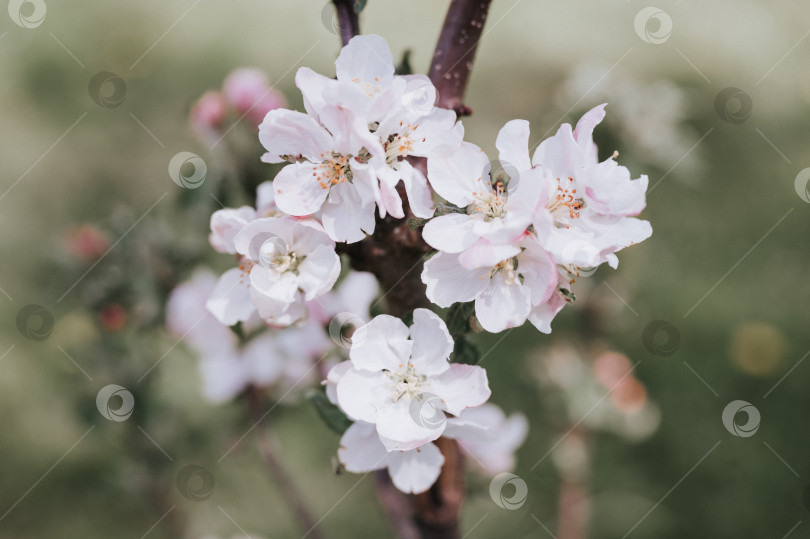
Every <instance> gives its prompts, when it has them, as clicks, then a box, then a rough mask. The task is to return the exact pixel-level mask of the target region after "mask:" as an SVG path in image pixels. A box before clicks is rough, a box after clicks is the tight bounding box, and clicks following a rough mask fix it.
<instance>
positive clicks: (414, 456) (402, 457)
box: [388, 443, 444, 494]
mask: <svg viewBox="0 0 810 539" xmlns="http://www.w3.org/2000/svg"><path fill="white" fill-rule="evenodd" d="M388 462H389V463H388V475H390V476H391V481H392V482H393V483H394V486H395V487H397V488H398V489H399V490H401V491H402V492H404V493H406V494H419V493H420V492H425V491H426V490H428V489H429V488H430V487H431V486H433V483H435V482H436V480H437V479H438V478H439V475H440V473H441V471H442V466H443V465H444V455H442V453H441V451H439V448H438V447H436V446H435V445H434V444H432V443H428V444H425V445H423V446H421V447H419V448H417V449H413V450H411V451H402V452H399V451H396V452H392V453H389V457H388Z"/></svg>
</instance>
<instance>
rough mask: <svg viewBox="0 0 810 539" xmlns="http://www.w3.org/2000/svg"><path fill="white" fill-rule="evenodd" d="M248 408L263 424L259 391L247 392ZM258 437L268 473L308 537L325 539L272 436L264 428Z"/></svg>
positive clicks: (255, 418) (256, 421)
mask: <svg viewBox="0 0 810 539" xmlns="http://www.w3.org/2000/svg"><path fill="white" fill-rule="evenodd" d="M246 396H247V401H248V407H249V408H250V415H251V417H252V418H253V421H254V423H256V424H257V425H258V424H259V423H262V420H263V419H264V418H263V417H262V413H261V409H260V407H261V397H260V393H259V391H258V390H257V389H255V388H251V389H250V390H248V392H247V395H246ZM257 437H258V438H259V449H260V450H261V453H262V457H264V461H265V464H267V471H268V472H269V473H270V478H271V480H272V481H273V483H274V485H275V486H276V488H277V489H278V490H279V491H280V492H281V494H282V496H283V497H284V500H285V501H286V502H287V504H288V505H289V506H290V508H291V509H292V510H293V512H294V513H295V515H296V517H298V521H299V522H300V523H301V526H302V527H303V528H304V530H306V531H307V537H313V538H315V539H323V535H321V532H320V531H319V530H318V529H317V526H318V523H317V520H315V518H314V517H313V516H312V513H310V511H309V508H308V507H307V504H306V503H305V502H304V497H303V496H301V493H300V492H299V491H298V487H296V485H295V483H294V482H293V480H292V478H291V477H290V475H289V473H287V470H286V469H285V468H284V466H283V465H282V463H281V459H280V458H279V457H278V451H277V449H276V447H275V443H273V439H272V437H271V436H269V435H268V433H267V432H265V429H264V428H262V426H259V428H258V429H257Z"/></svg>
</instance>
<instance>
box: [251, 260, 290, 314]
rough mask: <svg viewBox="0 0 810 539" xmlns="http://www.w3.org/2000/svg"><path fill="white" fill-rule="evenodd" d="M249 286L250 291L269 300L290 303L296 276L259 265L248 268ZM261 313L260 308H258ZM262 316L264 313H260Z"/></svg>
mask: <svg viewBox="0 0 810 539" xmlns="http://www.w3.org/2000/svg"><path fill="white" fill-rule="evenodd" d="M250 287H251V289H252V291H255V292H257V293H259V294H261V297H266V298H267V299H270V300H271V301H274V302H278V303H286V304H289V303H292V302H293V301H295V293H296V292H297V291H298V277H297V276H296V275H295V274H293V273H291V272H285V273H279V272H277V271H275V270H272V269H269V268H265V267H262V266H259V265H255V266H253V269H251V270H250ZM259 311H260V313H261V309H259ZM262 316H263V317H264V315H262Z"/></svg>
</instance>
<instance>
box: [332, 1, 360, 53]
mask: <svg viewBox="0 0 810 539" xmlns="http://www.w3.org/2000/svg"><path fill="white" fill-rule="evenodd" d="M356 1H357V0H332V3H333V4H335V9H336V10H337V16H338V24H339V25H340V41H341V42H342V43H343V46H344V47H345V46H346V44H347V43H348V42H349V40H351V38H353V37H354V36H356V35H358V34H359V33H360V21H359V20H358V17H357V11H355V9H354V6H355V3H356Z"/></svg>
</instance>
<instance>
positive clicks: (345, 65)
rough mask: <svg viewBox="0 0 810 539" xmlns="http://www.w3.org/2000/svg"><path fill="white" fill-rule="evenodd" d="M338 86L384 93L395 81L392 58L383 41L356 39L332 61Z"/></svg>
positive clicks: (376, 37)
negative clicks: (360, 86) (351, 84)
mask: <svg viewBox="0 0 810 539" xmlns="http://www.w3.org/2000/svg"><path fill="white" fill-rule="evenodd" d="M335 67H336V68H337V78H338V80H340V81H341V82H356V83H359V84H364V85H368V86H369V90H370V91H371V92H372V93H374V91H375V89H376V88H378V87H379V88H380V90H383V89H385V88H386V87H387V86H388V85H390V84H391V82H392V81H393V79H394V57H393V56H392V55H391V49H389V48H388V43H386V41H385V39H383V38H382V37H380V36H376V35H371V34H370V35H362V36H355V37H353V38H352V39H351V41H349V43H348V44H347V45H346V46H345V47H343V49H342V50H341V51H340V55H339V56H338V58H337V60H336V61H335Z"/></svg>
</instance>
